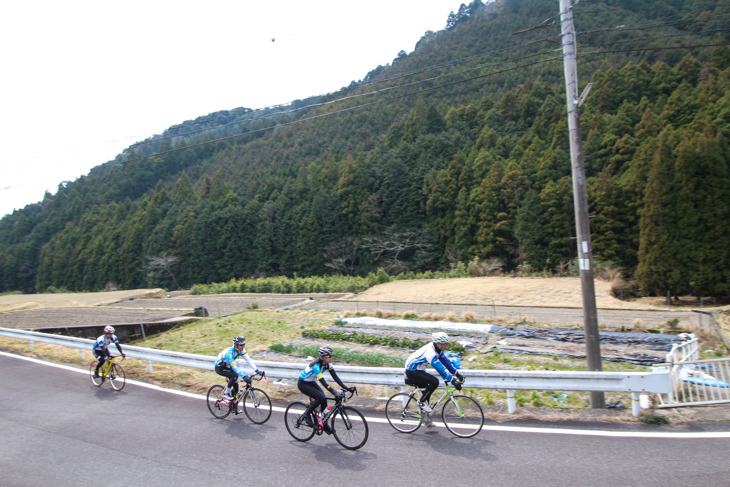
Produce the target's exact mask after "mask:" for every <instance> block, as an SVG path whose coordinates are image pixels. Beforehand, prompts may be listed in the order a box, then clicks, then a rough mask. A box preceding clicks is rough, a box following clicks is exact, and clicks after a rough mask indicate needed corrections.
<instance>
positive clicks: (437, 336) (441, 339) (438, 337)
mask: <svg viewBox="0 0 730 487" xmlns="http://www.w3.org/2000/svg"><path fill="white" fill-rule="evenodd" d="M431 338H432V339H433V343H449V335H447V334H446V333H443V332H437V333H434V334H433V335H431Z"/></svg>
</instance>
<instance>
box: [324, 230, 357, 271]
mask: <svg viewBox="0 0 730 487" xmlns="http://www.w3.org/2000/svg"><path fill="white" fill-rule="evenodd" d="M358 248H360V239H359V238H357V237H343V238H341V239H339V240H336V241H334V242H332V243H331V244H329V245H328V246H327V247H326V248H325V250H324V254H322V256H323V257H324V259H325V260H326V262H325V263H324V265H325V266H327V267H330V268H332V269H334V270H335V271H337V272H339V273H341V274H344V275H346V276H350V275H352V273H353V271H354V270H355V258H356V257H357V249H358Z"/></svg>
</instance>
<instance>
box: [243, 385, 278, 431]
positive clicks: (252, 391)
mask: <svg viewBox="0 0 730 487" xmlns="http://www.w3.org/2000/svg"><path fill="white" fill-rule="evenodd" d="M243 410H244V411H245V412H246V416H248V419H249V420H250V421H251V422H252V423H255V424H264V423H265V422H267V421H268V420H269V418H270V417H271V399H269V395H268V394H266V393H265V392H264V391H262V390H261V389H256V388H255V387H249V388H248V390H247V391H246V394H244V395H243Z"/></svg>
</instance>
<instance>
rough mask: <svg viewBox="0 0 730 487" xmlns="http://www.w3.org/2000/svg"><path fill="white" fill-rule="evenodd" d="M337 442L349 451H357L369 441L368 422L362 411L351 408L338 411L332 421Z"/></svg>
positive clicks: (347, 407)
mask: <svg viewBox="0 0 730 487" xmlns="http://www.w3.org/2000/svg"><path fill="white" fill-rule="evenodd" d="M330 429H331V430H332V433H333V434H334V435H335V439H336V440H337V442H338V443H339V444H340V445H342V446H344V447H345V448H347V449H348V450H357V449H358V448H361V447H362V446H363V445H364V444H365V442H366V441H368V422H367V421H365V416H363V415H362V414H361V413H360V411H358V410H357V409H355V408H351V407H350V406H344V407H342V408H340V409H339V410H337V412H335V414H334V415H333V416H332V419H331V420H330Z"/></svg>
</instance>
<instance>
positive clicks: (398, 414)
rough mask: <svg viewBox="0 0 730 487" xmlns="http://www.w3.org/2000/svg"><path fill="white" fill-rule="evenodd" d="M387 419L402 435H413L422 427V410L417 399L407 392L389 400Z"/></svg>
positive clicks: (386, 410)
mask: <svg viewBox="0 0 730 487" xmlns="http://www.w3.org/2000/svg"><path fill="white" fill-rule="evenodd" d="M385 417H386V418H388V422H389V423H390V425H391V426H392V427H393V428H395V429H396V430H398V431H400V432H401V433H413V432H414V431H416V430H417V429H418V428H420V427H421V408H419V407H418V404H416V399H415V398H414V397H411V395H410V394H406V393H405V392H399V393H398V394H395V395H394V396H391V398H390V399H388V403H387V404H386V405H385Z"/></svg>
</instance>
